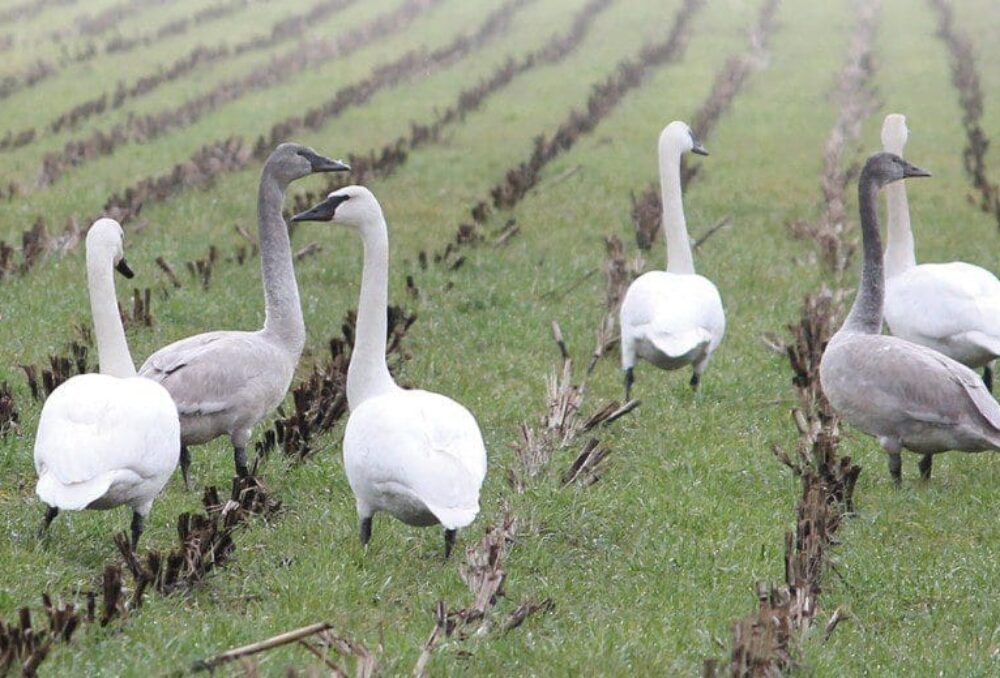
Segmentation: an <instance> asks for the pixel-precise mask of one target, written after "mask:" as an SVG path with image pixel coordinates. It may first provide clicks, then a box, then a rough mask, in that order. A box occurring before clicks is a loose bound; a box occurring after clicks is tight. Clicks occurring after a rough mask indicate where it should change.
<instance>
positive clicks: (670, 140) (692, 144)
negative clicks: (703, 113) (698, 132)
mask: <svg viewBox="0 0 1000 678" xmlns="http://www.w3.org/2000/svg"><path fill="white" fill-rule="evenodd" d="M667 150H673V151H674V152H675V153H677V154H678V155H680V154H681V153H686V152H688V151H691V152H692V153H697V154H698V155H708V151H706V150H705V147H704V146H702V145H701V142H700V141H699V140H698V137H696V136H695V135H694V132H692V131H691V128H690V127H688V124H687V123H686V122H681V121H680V120H674V121H673V122H672V123H670V124H669V125H667V126H666V127H664V128H663V131H662V132H660V153H663V152H665V151H667Z"/></svg>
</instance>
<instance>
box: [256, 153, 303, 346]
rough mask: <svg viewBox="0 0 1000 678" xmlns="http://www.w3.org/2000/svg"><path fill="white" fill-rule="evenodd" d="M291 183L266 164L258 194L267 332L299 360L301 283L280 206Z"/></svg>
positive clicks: (261, 264)
mask: <svg viewBox="0 0 1000 678" xmlns="http://www.w3.org/2000/svg"><path fill="white" fill-rule="evenodd" d="M286 188H288V185H287V184H285V183H282V182H279V181H278V180H277V179H275V178H274V177H272V176H271V174H270V172H269V171H268V168H267V167H266V166H265V168H264V172H263V174H262V175H261V177H260V190H259V191H258V194H257V223H258V228H259V229H260V269H261V276H262V277H263V279H264V300H265V308H266V316H265V319H264V332H265V334H269V335H271V336H273V337H275V338H276V339H277V340H278V342H279V343H280V344H281V345H282V346H283V347H284V348H285V349H287V350H288V352H289V354H290V355H291V356H292V357H293V358H294V359H295V360H296V361H298V358H299V356H300V355H301V354H302V347H303V346H304V345H305V341H306V328H305V323H304V322H303V320H302V306H301V304H300V302H299V286H298V284H297V283H296V282H295V269H294V268H293V267H292V245H291V242H290V241H289V239H288V226H287V225H286V224H285V220H284V218H283V217H282V216H281V207H282V203H283V202H284V198H285V189H286Z"/></svg>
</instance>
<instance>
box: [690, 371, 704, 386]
mask: <svg viewBox="0 0 1000 678" xmlns="http://www.w3.org/2000/svg"><path fill="white" fill-rule="evenodd" d="M700 383H701V375H700V374H698V373H697V372H694V373H692V374H691V381H690V384H691V388H692V389H694V390H695V391H697V390H698V384H700Z"/></svg>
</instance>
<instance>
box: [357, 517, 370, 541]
mask: <svg viewBox="0 0 1000 678" xmlns="http://www.w3.org/2000/svg"><path fill="white" fill-rule="evenodd" d="M359 536H360V537H361V545H362V546H368V542H369V541H371V538H372V519H371V516H368V517H367V518H362V519H361V530H360V532H359Z"/></svg>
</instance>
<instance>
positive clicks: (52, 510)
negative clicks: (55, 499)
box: [38, 506, 59, 539]
mask: <svg viewBox="0 0 1000 678" xmlns="http://www.w3.org/2000/svg"><path fill="white" fill-rule="evenodd" d="M57 515H59V509H58V508H57V507H55V506H46V507H45V517H44V518H42V526H41V527H39V528H38V538H39V539H42V538H43V537H45V535H46V533H48V531H49V525H51V524H52V521H53V520H55V519H56V516H57Z"/></svg>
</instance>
